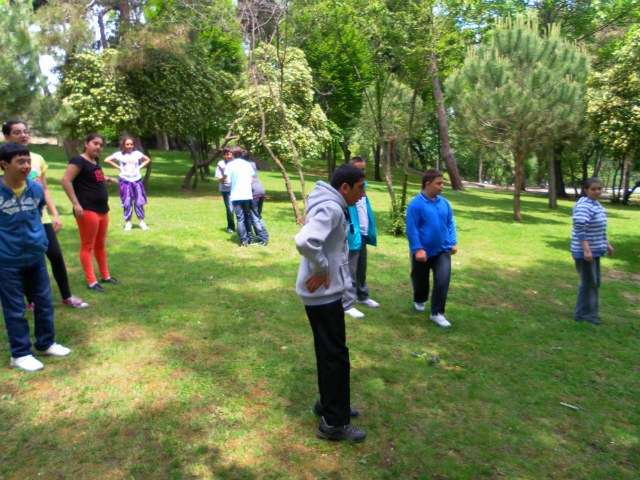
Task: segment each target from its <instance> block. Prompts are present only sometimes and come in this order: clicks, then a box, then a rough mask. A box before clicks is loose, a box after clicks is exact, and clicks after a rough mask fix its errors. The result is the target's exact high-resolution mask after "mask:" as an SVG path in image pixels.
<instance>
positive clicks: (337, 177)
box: [331, 164, 365, 190]
mask: <svg viewBox="0 0 640 480" xmlns="http://www.w3.org/2000/svg"><path fill="white" fill-rule="evenodd" d="M361 178H365V174H364V172H363V171H362V170H360V169H359V168H358V167H354V166H353V165H349V164H346V165H340V166H339V167H338V168H337V169H336V171H335V172H333V175H331V186H332V187H333V188H335V189H336V190H340V187H341V186H342V185H344V184H345V183H346V184H347V185H349V186H350V187H353V186H354V185H355V184H356V183H358V181H359V180H360V179H361Z"/></svg>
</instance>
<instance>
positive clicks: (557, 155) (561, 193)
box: [553, 145, 569, 198]
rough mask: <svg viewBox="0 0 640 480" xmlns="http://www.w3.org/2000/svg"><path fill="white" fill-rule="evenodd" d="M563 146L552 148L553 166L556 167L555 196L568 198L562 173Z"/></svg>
mask: <svg viewBox="0 0 640 480" xmlns="http://www.w3.org/2000/svg"><path fill="white" fill-rule="evenodd" d="M563 150H564V147H563V146H562V145H560V146H558V147H557V148H555V149H554V151H553V153H554V162H553V166H554V168H555V169H556V170H555V171H556V183H555V188H556V196H557V198H569V195H567V192H566V190H565V188H564V175H563V174H562V152H563Z"/></svg>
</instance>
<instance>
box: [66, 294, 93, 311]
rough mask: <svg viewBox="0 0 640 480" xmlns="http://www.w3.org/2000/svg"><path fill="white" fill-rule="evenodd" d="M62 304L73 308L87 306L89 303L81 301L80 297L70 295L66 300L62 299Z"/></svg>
mask: <svg viewBox="0 0 640 480" xmlns="http://www.w3.org/2000/svg"><path fill="white" fill-rule="evenodd" d="M62 303H63V305H71V306H72V307H73V308H87V307H88V306H89V304H88V303H87V302H83V301H82V299H81V298H78V297H74V296H71V297H69V298H67V299H66V300H62Z"/></svg>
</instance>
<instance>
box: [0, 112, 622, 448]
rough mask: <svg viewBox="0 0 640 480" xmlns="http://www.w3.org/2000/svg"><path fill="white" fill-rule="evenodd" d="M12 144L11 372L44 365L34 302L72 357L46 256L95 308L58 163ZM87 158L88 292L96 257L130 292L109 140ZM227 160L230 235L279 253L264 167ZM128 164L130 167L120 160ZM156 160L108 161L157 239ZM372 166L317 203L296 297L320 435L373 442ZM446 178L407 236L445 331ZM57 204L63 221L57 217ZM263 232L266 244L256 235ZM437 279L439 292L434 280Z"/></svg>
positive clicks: (581, 255) (0, 265)
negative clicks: (115, 251) (74, 248)
mask: <svg viewBox="0 0 640 480" xmlns="http://www.w3.org/2000/svg"><path fill="white" fill-rule="evenodd" d="M3 133H4V135H5V138H6V139H7V140H8V141H9V142H10V143H8V144H6V145H5V146H3V147H2V148H0V167H1V168H2V170H3V171H4V175H3V176H2V177H0V240H2V243H3V245H4V246H3V248H0V279H1V281H0V301H1V303H2V310H3V314H4V319H5V325H6V327H7V332H8V334H9V342H10V348H11V365H13V366H15V367H18V368H21V369H23V370H27V371H35V370H40V369H42V368H43V365H42V363H41V362H40V361H38V360H37V359H35V358H34V357H33V356H32V355H31V343H30V338H29V326H28V322H27V320H26V318H25V317H24V314H25V304H24V296H26V297H27V299H28V303H29V306H30V307H31V308H32V309H33V310H34V316H35V336H36V342H35V344H34V346H35V354H36V355H41V356H47V355H53V356H66V355H69V353H70V352H71V350H70V349H69V348H66V347H63V346H62V345H58V344H57V343H55V342H54V326H53V301H52V300H51V288H50V283H49V277H48V273H47V268H46V264H45V262H44V255H45V254H46V255H47V257H48V258H49V260H50V262H51V266H52V270H53V274H54V278H55V279H56V282H57V283H58V287H59V289H60V293H61V295H62V302H63V304H66V305H71V306H73V307H77V308H86V307H88V306H89V305H88V304H87V303H86V302H83V301H82V300H81V299H79V298H77V297H75V296H72V295H71V292H70V289H69V283H68V278H67V273H66V267H65V264H64V259H63V257H62V252H61V251H60V246H59V244H58V242H57V239H56V234H57V233H58V232H59V231H60V228H61V222H60V218H59V214H58V212H57V210H56V208H55V205H54V203H53V200H52V199H51V194H50V192H49V191H48V188H47V183H46V171H47V166H46V163H45V161H44V159H42V157H40V156H39V155H37V154H34V153H30V152H29V150H28V148H27V145H28V140H29V132H28V129H27V127H26V125H25V124H24V123H22V122H19V121H13V122H7V123H6V124H4V125H3ZM84 146H85V149H84V152H83V153H82V154H81V155H79V156H77V157H74V158H72V159H71V160H70V161H69V165H68V166H67V168H66V170H65V172H64V175H63V178H62V185H63V188H64V190H65V192H66V194H67V196H68V197H69V200H70V201H71V203H72V206H73V213H74V216H75V218H76V222H77V223H78V230H79V232H80V241H81V247H80V261H81V263H82V266H83V269H84V272H85V276H86V278H87V288H89V289H91V290H95V291H99V292H104V291H105V289H104V287H102V286H101V285H100V283H98V281H97V278H96V277H95V274H94V272H93V258H92V256H95V258H96V260H97V262H98V266H99V270H100V275H101V283H102V284H111V285H119V284H120V282H118V281H117V280H115V279H114V278H113V277H112V276H111V275H110V273H109V269H108V266H107V255H106V248H105V238H106V232H107V227H108V222H109V217H108V212H109V205H108V193H107V190H106V186H105V183H111V182H116V181H117V180H116V179H111V178H108V177H105V176H104V174H103V172H102V169H101V167H100V162H99V155H100V153H101V152H102V149H103V147H104V139H103V138H102V137H101V136H100V135H97V134H92V135H89V136H88V137H87V138H86V141H85V144H84ZM223 154H224V160H222V161H220V162H219V163H218V165H217V168H216V173H215V176H216V178H217V179H218V181H219V182H220V191H221V193H222V197H223V199H224V203H225V208H226V211H227V232H228V233H230V234H232V233H234V231H235V223H234V218H233V214H235V216H236V220H237V228H238V236H239V238H240V245H241V246H242V247H245V246H247V245H249V244H250V243H252V242H253V241H254V240H255V238H256V237H257V238H258V240H259V244H261V245H267V242H268V238H269V237H268V233H267V230H266V228H265V225H264V221H263V220H262V206H263V202H264V198H265V190H264V187H263V186H262V184H261V182H260V180H259V179H258V176H257V168H256V165H255V163H253V162H249V161H248V160H247V158H248V156H247V152H246V151H244V150H243V149H242V148H240V147H225V148H224V149H223ZM114 160H116V161H118V162H119V165H117V164H115V163H114V162H113V161H114ZM149 161H150V160H149V158H148V157H146V156H145V155H143V154H142V153H140V152H137V151H136V150H134V143H133V140H132V139H131V138H129V137H125V138H123V140H122V142H121V144H120V151H119V152H117V153H116V154H114V155H111V156H109V157H107V158H106V159H105V163H108V164H109V165H111V166H113V167H115V168H118V169H119V170H120V178H119V181H120V189H119V191H120V196H121V199H122V206H123V208H124V209H125V210H124V217H125V220H126V225H125V231H130V230H131V218H132V215H133V210H134V209H135V212H136V215H137V216H138V219H139V221H140V227H141V228H142V229H143V230H146V229H147V227H146V224H145V223H144V208H143V206H144V205H145V204H146V195H145V191H144V187H143V186H142V183H141V174H140V168H142V167H144V166H146V165H147V164H148V163H149ZM365 172H366V163H365V161H364V160H363V159H362V158H359V157H356V158H353V159H352V160H351V161H350V162H349V164H346V165H342V166H340V167H339V168H338V169H336V171H335V172H334V173H333V175H332V177H331V180H330V183H329V184H327V183H325V182H323V181H319V182H318V183H317V184H316V186H315V188H314V190H313V192H312V193H311V195H309V198H308V201H307V210H306V220H305V224H304V226H303V227H302V229H301V230H300V232H299V233H298V234H297V235H296V236H295V244H296V248H297V249H298V251H299V252H300V254H301V259H300V266H299V269H298V276H297V280H296V292H297V294H298V295H299V296H300V297H301V299H302V302H303V304H304V307H305V310H306V313H307V317H308V319H309V323H310V325H311V329H312V332H313V337H314V347H315V353H316V361H317V371H318V387H319V392H320V398H318V399H317V401H316V403H315V405H314V406H313V409H312V410H313V412H314V413H316V414H317V415H319V416H320V417H321V418H320V423H319V425H318V429H317V436H318V437H319V438H322V439H329V440H350V441H354V442H358V441H362V440H364V439H365V438H366V433H365V432H364V430H362V429H360V428H357V427H355V426H354V425H352V424H351V421H350V419H351V418H352V417H355V416H357V415H358V411H357V409H355V408H354V407H352V406H351V405H350V363H349V350H348V348H347V346H346V328H345V314H346V315H348V316H350V317H353V318H362V317H364V314H363V313H362V312H360V311H359V310H357V309H356V308H355V307H354V302H355V303H356V304H359V305H364V306H367V307H370V308H378V307H379V303H378V302H376V301H375V300H373V299H372V298H371V297H370V295H369V289H368V286H367V282H366V273H367V245H370V246H375V245H376V244H377V235H376V228H375V219H374V216H373V211H372V209H371V205H370V203H369V199H368V197H367V196H366V183H365ZM443 187H444V178H443V174H442V173H441V172H440V171H438V170H436V169H429V170H427V171H426V172H425V173H424V174H423V176H422V189H421V192H420V194H419V195H418V196H416V197H415V198H414V199H413V200H412V201H411V202H410V204H409V206H408V208H407V213H406V232H407V239H408V242H409V250H410V255H411V256H410V258H411V281H412V286H413V301H414V308H415V310H416V311H418V312H423V311H425V310H426V308H427V307H426V302H427V301H428V299H429V294H430V293H431V302H430V313H429V318H430V320H431V321H432V322H434V323H435V324H437V325H438V326H440V327H443V328H450V327H451V323H450V322H449V321H448V320H447V318H445V316H444V314H445V306H446V302H447V296H448V290H449V284H450V279H451V255H454V254H456V253H457V235H456V227H455V222H454V218H453V211H452V208H451V205H450V204H449V202H448V201H447V200H446V199H445V198H444V197H442V195H441V194H442V190H443ZM601 193H602V184H601V182H600V180H598V179H595V178H592V179H589V180H588V181H587V182H586V184H585V185H584V188H583V196H582V198H580V199H579V200H578V202H577V203H576V205H575V206H574V209H573V231H572V241H571V254H572V256H573V258H574V260H575V264H576V269H577V271H578V274H579V276H580V285H579V288H578V298H577V302H576V307H575V309H574V319H575V320H576V321H586V322H590V323H593V324H596V325H599V324H600V323H601V322H600V317H599V314H598V289H599V285H600V258H601V257H602V256H603V255H604V254H605V253H608V254H609V255H613V254H614V250H613V248H612V246H611V244H610V243H609V241H608V239H607V235H606V228H607V217H606V212H605V210H604V208H603V207H602V205H600V203H599V202H598V199H599V198H600V195H601ZM45 207H46V208H48V210H49V212H50V214H51V216H49V215H47V214H46V213H47V212H46V211H45ZM252 229H253V231H255V236H254V234H253V231H252ZM431 272H432V275H433V288H432V290H431V292H430V285H429V279H430V275H431Z"/></svg>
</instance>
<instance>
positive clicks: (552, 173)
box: [547, 150, 558, 210]
mask: <svg viewBox="0 0 640 480" xmlns="http://www.w3.org/2000/svg"><path fill="white" fill-rule="evenodd" d="M554 162H555V155H554V151H553V150H549V153H548V155H547V171H548V172H549V178H548V182H547V183H548V184H549V208H551V209H553V210H555V209H556V208H558V196H557V193H558V192H557V190H556V189H555V185H556V167H555V165H554Z"/></svg>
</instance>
